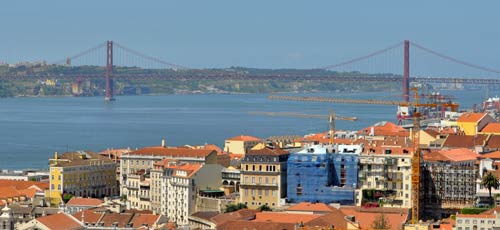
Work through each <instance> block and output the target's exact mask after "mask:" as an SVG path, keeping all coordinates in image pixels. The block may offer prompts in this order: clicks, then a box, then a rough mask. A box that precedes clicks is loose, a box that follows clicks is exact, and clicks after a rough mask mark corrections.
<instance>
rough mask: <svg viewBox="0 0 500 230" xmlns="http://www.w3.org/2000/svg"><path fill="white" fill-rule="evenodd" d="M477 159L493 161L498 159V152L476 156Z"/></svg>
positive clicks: (499, 152)
mask: <svg viewBox="0 0 500 230" xmlns="http://www.w3.org/2000/svg"><path fill="white" fill-rule="evenodd" d="M478 157H479V158H483V159H486V158H490V159H493V160H496V159H500V151H495V152H491V153H484V154H479V156H478Z"/></svg>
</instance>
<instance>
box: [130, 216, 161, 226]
mask: <svg viewBox="0 0 500 230" xmlns="http://www.w3.org/2000/svg"><path fill="white" fill-rule="evenodd" d="M159 218H160V216H159V215H154V214H135V215H134V218H133V219H132V227H134V228H138V227H141V226H143V225H145V224H147V226H148V227H153V225H154V224H155V223H156V221H157V220H158V219H159Z"/></svg>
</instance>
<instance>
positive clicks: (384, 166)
mask: <svg viewBox="0 0 500 230" xmlns="http://www.w3.org/2000/svg"><path fill="white" fill-rule="evenodd" d="M445 117H446V119H443V120H441V121H439V122H436V123H432V124H428V125H427V126H426V127H425V128H422V129H420V130H418V131H416V132H418V133H419V135H418V136H419V138H418V140H415V139H414V137H415V135H414V132H415V130H414V129H412V128H404V127H402V126H399V125H396V124H394V123H391V122H387V121H382V122H378V123H376V124H374V125H372V126H370V127H366V128H364V129H361V130H353V131H349V130H335V131H334V132H332V131H327V132H324V133H315V134H309V135H305V136H298V135H290V136H271V137H267V138H259V137H253V136H247V135H241V136H235V137H231V138H227V139H226V140H225V142H224V144H223V147H222V148H221V147H219V146H217V145H216V144H205V145H199V146H198V145H184V146H169V145H168V142H167V141H168V139H163V140H161V141H158V146H150V147H143V148H135V149H132V148H128V147H125V148H109V149H106V150H104V151H101V152H92V151H88V150H82V151H74V152H64V153H57V152H56V153H53V156H52V157H51V158H50V159H48V162H49V165H50V170H49V171H36V170H31V171H22V170H20V171H7V170H4V171H2V172H1V173H0V206H1V207H2V208H1V211H0V227H1V229H221V230H226V229H227V230H229V229H277V230H278V229H279V230H283V229H304V230H305V229H353V230H354V229H377V228H378V229H415V230H417V229H418V230H423V229H428V230H430V229H449V230H472V229H478V230H479V229H484V230H486V229H498V228H500V206H497V205H498V204H500V188H499V185H500V183H499V179H498V178H499V177H500V169H499V167H498V166H499V165H500V123H499V122H498V121H496V120H495V119H494V118H493V117H491V116H490V115H489V114H488V113H473V112H465V113H454V114H451V113H450V114H447V115H446V116H445ZM332 134H333V136H332ZM416 143H418V147H419V149H420V151H421V160H420V177H419V178H420V189H419V190H417V191H419V196H418V198H417V199H418V202H417V203H418V204H419V207H418V209H416V210H419V211H418V212H419V214H420V218H419V219H420V220H419V222H418V223H411V222H410V220H411V215H412V213H411V212H412V210H415V209H412V204H413V202H412V201H414V200H415V198H414V197H412V196H413V195H412V187H411V186H412V183H411V182H412V181H411V180H412V156H413V152H414V151H415V149H416V148H415V147H416V146H415V145H416Z"/></svg>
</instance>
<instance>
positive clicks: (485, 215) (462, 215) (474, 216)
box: [457, 214, 496, 219]
mask: <svg viewBox="0 0 500 230" xmlns="http://www.w3.org/2000/svg"><path fill="white" fill-rule="evenodd" d="M458 217H460V218H482V219H495V218H496V216H495V215H493V214H458V215H457V218H458Z"/></svg>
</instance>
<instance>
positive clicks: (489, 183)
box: [481, 172, 500, 204]
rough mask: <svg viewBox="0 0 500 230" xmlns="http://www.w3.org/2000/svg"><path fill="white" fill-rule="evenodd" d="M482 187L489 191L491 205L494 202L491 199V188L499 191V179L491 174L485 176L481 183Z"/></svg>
mask: <svg viewBox="0 0 500 230" xmlns="http://www.w3.org/2000/svg"><path fill="white" fill-rule="evenodd" d="M481 185H482V186H484V187H485V188H487V189H488V192H489V195H490V204H491V203H492V202H493V198H492V197H491V188H495V189H498V187H499V186H500V182H499V181H498V177H497V176H495V175H494V174H493V173H491V172H489V173H488V174H486V176H483V179H482V181H481Z"/></svg>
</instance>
